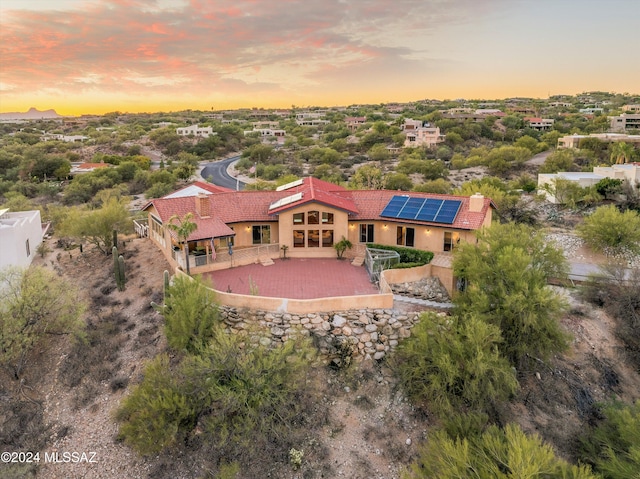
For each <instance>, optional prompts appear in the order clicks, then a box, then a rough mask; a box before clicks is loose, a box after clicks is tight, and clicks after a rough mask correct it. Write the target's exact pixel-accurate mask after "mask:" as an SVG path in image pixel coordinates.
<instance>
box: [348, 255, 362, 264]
mask: <svg viewBox="0 0 640 479" xmlns="http://www.w3.org/2000/svg"><path fill="white" fill-rule="evenodd" d="M351 264H352V265H353V266H362V265H363V264H364V256H356V257H355V258H353V261H352V262H351Z"/></svg>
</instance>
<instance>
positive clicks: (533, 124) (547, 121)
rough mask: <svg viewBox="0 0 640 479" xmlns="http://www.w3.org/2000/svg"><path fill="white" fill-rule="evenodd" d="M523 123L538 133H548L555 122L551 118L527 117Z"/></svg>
mask: <svg viewBox="0 0 640 479" xmlns="http://www.w3.org/2000/svg"><path fill="white" fill-rule="evenodd" d="M524 121H525V123H527V126H529V128H533V129H534V130H538V131H548V130H550V129H551V128H553V124H554V123H555V120H553V119H552V118H537V117H527V118H525V119H524Z"/></svg>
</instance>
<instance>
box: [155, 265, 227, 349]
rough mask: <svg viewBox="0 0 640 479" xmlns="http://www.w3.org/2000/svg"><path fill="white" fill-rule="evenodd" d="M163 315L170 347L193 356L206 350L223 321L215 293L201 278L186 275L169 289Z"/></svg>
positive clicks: (180, 277) (177, 279) (178, 278)
mask: <svg viewBox="0 0 640 479" xmlns="http://www.w3.org/2000/svg"><path fill="white" fill-rule="evenodd" d="M162 314H163V315H164V319H165V326H164V331H165V334H166V335H167V341H168V343H169V346H171V347H172V348H174V349H176V350H178V351H186V352H188V353H192V354H193V353H198V352H199V351H200V350H202V349H203V348H206V346H207V345H208V343H209V341H210V339H211V338H212V337H213V334H214V326H215V325H216V324H217V323H219V322H220V319H219V314H218V307H217V305H216V304H215V303H214V292H213V291H212V290H211V289H210V288H208V287H207V285H206V284H205V283H203V281H202V279H200V278H196V279H193V280H192V279H191V278H189V277H186V276H178V277H176V278H175V280H174V282H173V284H172V285H171V286H170V287H169V288H168V290H167V297H166V298H165V304H164V308H163V310H162Z"/></svg>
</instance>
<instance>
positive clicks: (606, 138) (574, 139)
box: [558, 133, 640, 149]
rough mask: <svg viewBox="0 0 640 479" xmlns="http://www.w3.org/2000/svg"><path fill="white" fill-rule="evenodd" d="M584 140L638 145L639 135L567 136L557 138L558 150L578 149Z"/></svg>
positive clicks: (639, 141)
mask: <svg viewBox="0 0 640 479" xmlns="http://www.w3.org/2000/svg"><path fill="white" fill-rule="evenodd" d="M585 138H596V139H598V140H600V141H602V142H605V143H612V142H616V141H624V142H625V143H631V144H634V145H640V135H626V134H622V133H592V134H590V135H567V136H563V137H561V138H558V149H560V148H580V142H581V141H582V140H583V139H585Z"/></svg>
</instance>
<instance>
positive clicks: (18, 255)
mask: <svg viewBox="0 0 640 479" xmlns="http://www.w3.org/2000/svg"><path fill="white" fill-rule="evenodd" d="M40 243H42V222H41V220H40V211H37V210H34V211H20V212H16V213H5V214H4V215H3V216H2V217H0V268H4V267H7V266H18V267H22V268H24V267H27V266H29V265H30V264H31V261H32V260H33V257H34V256H35V255H36V250H37V248H38V246H39V245H40Z"/></svg>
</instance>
